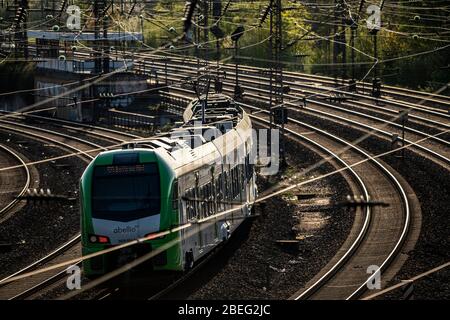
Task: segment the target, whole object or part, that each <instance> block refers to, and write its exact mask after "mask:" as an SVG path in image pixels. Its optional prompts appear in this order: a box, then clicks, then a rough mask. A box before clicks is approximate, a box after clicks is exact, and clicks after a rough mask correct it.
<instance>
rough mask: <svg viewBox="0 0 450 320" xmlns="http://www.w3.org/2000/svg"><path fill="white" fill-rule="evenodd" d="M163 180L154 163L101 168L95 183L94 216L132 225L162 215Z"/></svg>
mask: <svg viewBox="0 0 450 320" xmlns="http://www.w3.org/2000/svg"><path fill="white" fill-rule="evenodd" d="M160 203H161V192H160V177H159V172H158V166H157V164H154V163H146V164H140V165H132V166H130V165H120V166H98V167H96V168H95V169H94V179H93V182H92V216H93V218H97V219H107V220H113V221H131V220H136V219H140V218H144V217H147V216H152V215H156V214H159V213H160V209H161V205H160Z"/></svg>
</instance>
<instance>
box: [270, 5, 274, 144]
mask: <svg viewBox="0 0 450 320" xmlns="http://www.w3.org/2000/svg"><path fill="white" fill-rule="evenodd" d="M269 32H270V34H269V61H270V64H271V66H270V73H269V90H270V96H269V129H272V127H273V113H272V108H273V69H274V68H273V61H272V60H273V0H270V17H269ZM269 137H270V135H269ZM269 148H270V141H269Z"/></svg>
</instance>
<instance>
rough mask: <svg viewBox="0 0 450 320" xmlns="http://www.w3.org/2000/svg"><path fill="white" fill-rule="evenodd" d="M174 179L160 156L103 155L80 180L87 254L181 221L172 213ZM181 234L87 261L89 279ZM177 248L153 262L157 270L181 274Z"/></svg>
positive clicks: (131, 152)
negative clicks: (178, 271) (174, 271)
mask: <svg viewBox="0 0 450 320" xmlns="http://www.w3.org/2000/svg"><path fill="white" fill-rule="evenodd" d="M173 182H174V175H173V172H172V170H171V169H170V168H169V167H168V165H167V164H166V163H165V162H164V161H162V160H161V159H160V157H158V155H157V154H156V153H155V152H154V151H152V150H147V149H125V150H115V151H108V152H103V153H101V154H99V155H98V156H97V157H96V158H95V159H94V161H92V162H91V164H90V165H89V166H88V167H87V168H86V170H85V172H84V173H83V176H82V178H81V181H80V208H81V238H82V253H83V256H85V255H88V254H91V253H94V252H99V251H102V250H104V249H107V248H110V247H112V246H117V245H119V244H123V243H127V242H130V241H132V240H136V239H139V238H142V237H145V236H147V235H149V234H152V233H156V232H158V231H161V230H167V229H169V228H170V226H171V225H174V224H176V222H177V221H178V216H177V212H175V211H172V205H171V193H172V190H171V189H172V186H173ZM176 236H177V235H175V234H173V235H170V234H169V235H167V236H165V237H161V238H157V239H154V240H151V241H145V242H143V243H140V244H138V245H132V246H129V247H126V248H122V249H120V250H116V251H113V252H111V253H107V254H102V255H99V256H96V257H93V258H90V259H87V260H85V261H83V271H84V274H85V275H86V276H88V277H89V276H95V275H101V274H104V273H106V272H108V271H110V270H113V269H114V268H117V267H118V266H120V265H123V264H125V263H126V262H128V261H131V260H133V259H135V258H137V257H138V256H141V255H143V254H146V253H148V252H150V251H152V250H154V249H156V248H158V247H160V246H161V245H163V244H164V243H166V242H168V241H171V240H173V239H174V238H175V237H176ZM180 264H181V262H180V254H179V248H178V247H177V245H175V246H172V247H171V248H170V249H169V250H167V251H164V252H162V253H161V254H159V255H157V256H156V257H154V258H152V260H151V262H150V263H146V264H145V266H146V267H147V266H150V267H152V268H155V269H170V270H177V269H178V268H179V265H180Z"/></svg>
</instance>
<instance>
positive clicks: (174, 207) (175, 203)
mask: <svg viewBox="0 0 450 320" xmlns="http://www.w3.org/2000/svg"><path fill="white" fill-rule="evenodd" d="M178 200H179V199H178V180H175V181H174V182H173V186H172V210H177V209H178Z"/></svg>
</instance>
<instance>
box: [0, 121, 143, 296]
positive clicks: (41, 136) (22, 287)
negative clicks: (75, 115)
mask: <svg viewBox="0 0 450 320" xmlns="http://www.w3.org/2000/svg"><path fill="white" fill-rule="evenodd" d="M27 117H33V118H35V119H39V120H40V121H46V122H48V121H51V122H55V123H58V124H60V125H63V126H64V128H66V129H70V130H75V131H78V132H80V133H81V132H84V134H86V131H83V130H85V129H86V128H90V129H91V131H90V132H89V135H94V136H95V135H99V136H100V137H101V138H102V139H108V140H109V141H110V142H109V145H111V141H114V142H116V143H121V142H123V141H124V140H123V138H124V137H125V138H127V137H136V136H134V135H128V134H122V133H118V132H116V131H113V130H109V129H104V128H100V127H95V126H89V125H81V127H83V126H84V129H81V128H77V127H76V126H80V125H79V124H76V126H75V124H73V123H70V122H69V121H64V120H56V119H51V118H46V117H41V116H35V115H28V116H27ZM14 119H15V120H16V121H15V122H11V121H8V120H0V123H1V124H2V129H3V130H6V131H12V132H15V133H17V134H20V135H24V136H26V137H30V138H33V139H36V140H40V141H45V142H47V143H48V142H50V143H52V144H55V145H57V146H59V147H61V148H63V149H65V150H67V151H68V152H75V153H77V154H78V157H79V158H80V159H81V160H83V161H85V162H86V164H87V163H89V162H90V161H91V160H92V159H93V158H94V156H95V155H96V154H97V153H98V152H100V151H103V150H106V148H105V147H104V146H100V145H98V144H96V143H93V142H91V141H87V140H83V139H81V138H78V137H74V136H70V135H68V134H64V133H60V132H55V131H52V130H49V129H43V128H40V127H36V126H31V125H27V124H23V123H19V122H18V121H17V120H20V119H22V120H23V119H24V118H23V117H20V116H17V117H16V116H15V118H14ZM102 131H103V132H102ZM106 132H107V133H106ZM111 134H113V135H111ZM120 136H122V138H121V139H119V138H118V137H120ZM93 149H95V150H96V151H92V150H93ZM77 257H81V247H80V234H77V235H76V236H75V237H73V238H72V239H71V240H70V241H68V242H66V243H64V244H63V245H61V246H60V247H58V248H57V249H55V250H54V251H53V252H51V253H50V254H48V255H46V256H45V257H43V258H41V259H39V260H38V261H36V262H33V263H32V264H30V265H28V266H27V267H25V268H23V269H21V270H19V271H17V272H15V273H14V274H12V275H9V276H8V277H5V278H4V279H1V280H0V299H26V298H32V297H33V296H34V295H36V294H38V293H40V292H41V291H43V290H44V289H45V290H47V289H49V288H51V287H52V286H56V285H58V284H61V282H62V281H63V280H64V278H65V276H66V275H67V274H66V269H65V268H61V269H56V270H52V271H48V272H45V273H41V274H37V275H35V276H32V277H27V278H24V279H20V280H17V281H14V282H9V283H5V284H3V285H2V282H5V281H6V280H8V279H10V278H12V277H15V276H19V275H21V274H24V273H27V272H31V271H33V270H36V269H38V268H44V267H46V266H49V265H53V264H57V263H59V262H62V261H67V260H71V259H76V258H77Z"/></svg>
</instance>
